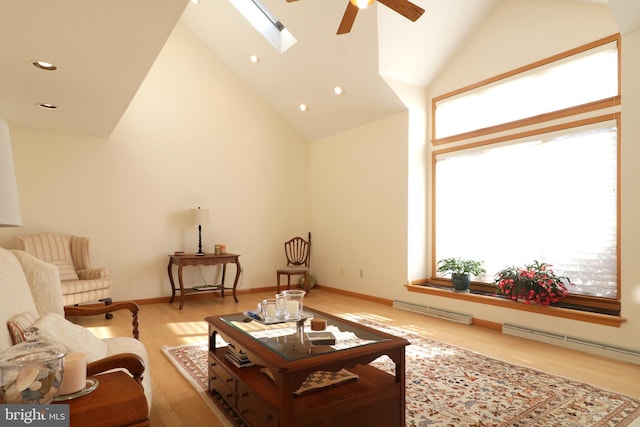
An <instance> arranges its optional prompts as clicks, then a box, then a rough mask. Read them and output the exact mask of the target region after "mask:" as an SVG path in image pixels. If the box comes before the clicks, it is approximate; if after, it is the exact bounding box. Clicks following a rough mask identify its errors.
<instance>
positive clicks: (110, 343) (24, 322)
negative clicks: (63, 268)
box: [0, 248, 152, 410]
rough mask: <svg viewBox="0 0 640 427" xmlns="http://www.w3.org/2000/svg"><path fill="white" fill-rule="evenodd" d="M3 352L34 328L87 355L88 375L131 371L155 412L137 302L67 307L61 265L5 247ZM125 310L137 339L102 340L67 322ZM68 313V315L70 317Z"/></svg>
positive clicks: (0, 255) (0, 313) (0, 256)
mask: <svg viewBox="0 0 640 427" xmlns="http://www.w3.org/2000/svg"><path fill="white" fill-rule="evenodd" d="M0 295H2V299H1V300H0V323H4V324H5V325H6V326H2V325H0V352H1V351H4V350H6V349H7V348H9V347H10V346H11V345H13V344H16V343H18V342H20V341H21V340H22V339H23V334H22V333H23V332H24V330H25V329H27V328H29V327H32V326H34V327H37V328H38V329H39V330H40V338H41V339H42V340H43V341H47V342H51V343H56V344H59V345H61V346H63V347H65V348H66V349H67V351H69V352H83V353H86V354H87V362H89V363H88V366H87V374H88V375H98V374H100V373H102V372H105V371H108V370H112V369H124V370H126V371H128V372H129V373H130V374H131V375H132V376H133V377H134V378H135V379H136V380H138V381H139V382H140V383H141V385H142V387H143V388H144V393H145V396H146V398H147V403H148V408H149V410H150V408H151V401H152V394H151V375H150V373H149V371H148V367H149V356H148V353H147V350H146V348H145V346H144V345H143V344H142V343H141V342H140V341H139V340H138V339H136V338H137V337H138V310H139V309H138V306H137V304H135V303H134V302H114V303H113V304H112V305H109V306H98V307H74V306H67V307H65V306H64V302H63V298H62V292H61V285H60V273H59V270H58V268H57V267H56V266H54V265H52V264H49V263H46V262H44V261H41V260H39V259H37V258H35V257H33V256H31V255H29V254H27V253H26V252H23V251H19V250H13V251H9V250H6V249H3V248H0ZM120 309H126V310H129V311H130V312H131V314H132V335H133V337H115V338H106V339H99V338H97V337H96V336H95V335H93V334H92V333H91V331H89V330H88V329H86V328H83V327H82V326H79V325H76V324H73V323H71V322H69V321H68V320H67V319H65V317H64V316H65V314H68V315H74V316H80V315H96V314H104V313H106V312H107V311H117V310H120ZM65 312H66V313H65Z"/></svg>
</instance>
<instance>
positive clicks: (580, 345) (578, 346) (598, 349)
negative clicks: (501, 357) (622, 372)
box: [502, 323, 640, 365]
mask: <svg viewBox="0 0 640 427" xmlns="http://www.w3.org/2000/svg"><path fill="white" fill-rule="evenodd" d="M502 333H503V334H506V335H513V336H516V337H521V338H527V339H530V340H535V341H540V342H544V343H547V344H554V345H558V346H561V347H566V348H570V349H573V350H579V351H584V352H585V353H592V354H597V355H598V356H604V357H609V358H611V359H616V360H621V361H623V362H629V363H635V364H638V365H640V352H638V351H635V350H631V349H626V348H619V347H613V346H610V345H606V344H599V343H595V342H591V341H585V340H582V339H578V338H571V337H569V336H566V335H558V334H554V333H551V332H544V331H538V330H535V329H529V328H526V327H524V326H518V325H513V324H509V323H505V324H503V325H502Z"/></svg>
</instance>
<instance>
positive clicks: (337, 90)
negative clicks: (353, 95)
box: [333, 86, 344, 95]
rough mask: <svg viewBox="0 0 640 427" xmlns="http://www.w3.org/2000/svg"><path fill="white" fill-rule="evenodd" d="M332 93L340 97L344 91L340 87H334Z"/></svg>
mask: <svg viewBox="0 0 640 427" xmlns="http://www.w3.org/2000/svg"><path fill="white" fill-rule="evenodd" d="M333 93H335V94H336V95H342V94H343V93H344V89H342V86H334V87H333Z"/></svg>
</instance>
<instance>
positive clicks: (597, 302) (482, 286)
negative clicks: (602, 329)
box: [422, 112, 622, 317]
mask: <svg viewBox="0 0 640 427" xmlns="http://www.w3.org/2000/svg"><path fill="white" fill-rule="evenodd" d="M607 120H615V121H616V123H617V127H618V144H617V146H618V148H617V162H618V168H617V187H618V198H617V231H616V234H617V243H616V251H617V254H616V259H617V266H616V268H617V271H618V274H617V281H616V282H617V283H616V286H617V295H618V298H617V299H611V298H602V297H591V296H588V295H578V294H570V295H569V296H568V297H567V298H565V299H563V301H562V303H563V304H570V305H574V306H576V308H573V309H572V308H564V309H563V310H570V311H575V312H576V313H581V310H580V307H582V308H584V309H588V310H594V311H596V312H601V313H594V314H599V315H600V316H609V317H611V316H612V314H611V313H613V315H614V316H615V315H617V316H619V314H620V310H621V302H620V295H622V285H621V274H620V271H621V270H620V269H621V263H620V260H621V254H620V247H621V244H620V230H621V224H620V223H621V212H620V209H621V196H620V194H621V192H622V190H621V176H620V156H621V141H620V138H621V132H620V128H621V120H622V118H621V113H620V112H617V113H611V114H604V115H600V116H597V117H590V118H587V119H582V120H576V121H572V122H568V123H562V124H558V125H553V126H548V127H543V128H540V129H535V130H530V131H523V132H519V133H516V134H511V135H504V136H500V137H494V138H490V139H486V140H483V141H479V142H474V143H469V144H464V145H459V146H455V147H448V148H441V149H434V150H433V151H432V154H431V186H432V188H431V206H432V207H433V208H435V197H436V196H435V186H436V182H435V166H436V156H437V155H438V154H441V153H448V152H453V151H459V150H464V149H468V148H475V147H480V146H485V145H492V144H495V143H499V142H504V141H507V140H514V139H520V138H525V137H529V136H532V135H539V134H545V133H549V132H555V131H559V130H565V129H571V128H574V127H580V126H585V125H589V124H593V123H599V122H604V121H607ZM431 253H432V254H435V253H436V215H435V211H434V213H433V215H432V216H431ZM431 271H436V260H435V257H434V256H433V255H432V257H431ZM422 283H423V284H426V283H430V284H435V285H441V286H443V285H444V286H449V287H450V286H451V283H450V280H449V279H442V278H438V277H431V279H429V281H428V282H427V281H423V282H422ZM423 287H424V286H423ZM492 289H495V287H493V286H492V285H490V284H488V283H482V282H474V283H473V284H472V290H476V291H482V292H489V293H493V290H492ZM448 292H449V293H450V294H457V293H454V292H451V291H448ZM484 298H487V297H486V296H485V297H483V298H481V299H479V300H478V301H477V302H487V301H491V300H486V299H484ZM489 298H494V299H499V298H497V297H489ZM507 302H512V301H507ZM491 303H493V301H491ZM507 306H508V305H507ZM578 317H583V315H579V316H578Z"/></svg>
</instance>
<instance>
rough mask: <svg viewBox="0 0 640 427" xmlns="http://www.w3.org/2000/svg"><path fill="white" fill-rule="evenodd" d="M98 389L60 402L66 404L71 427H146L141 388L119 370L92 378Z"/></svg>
mask: <svg viewBox="0 0 640 427" xmlns="http://www.w3.org/2000/svg"><path fill="white" fill-rule="evenodd" d="M94 378H96V379H97V380H98V382H99V384H98V387H97V388H96V389H95V390H94V391H93V392H91V393H89V394H87V395H86V396H82V397H79V398H77V399H72V400H67V401H60V402H56V404H68V405H69V412H70V414H69V417H70V425H71V427H85V426H91V427H121V426H136V427H143V426H149V407H148V405H147V399H146V397H145V394H144V391H143V389H142V386H141V385H140V384H138V383H137V382H136V381H135V380H134V379H133V378H131V377H130V376H129V375H127V374H126V373H124V372H122V371H115V372H110V373H108V374H102V375H96V376H95V377H94Z"/></svg>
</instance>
